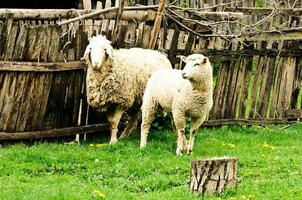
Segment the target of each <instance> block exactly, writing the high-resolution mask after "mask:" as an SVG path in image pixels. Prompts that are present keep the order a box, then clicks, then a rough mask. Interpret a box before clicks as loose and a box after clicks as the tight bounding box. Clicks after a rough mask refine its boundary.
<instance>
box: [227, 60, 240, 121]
mask: <svg viewBox="0 0 302 200" xmlns="http://www.w3.org/2000/svg"><path fill="white" fill-rule="evenodd" d="M241 59H242V58H241V57H238V58H237V59H234V61H233V62H231V67H230V69H231V70H232V71H230V72H229V73H230V80H229V87H228V91H227V95H226V96H225V98H226V101H225V102H226V107H225V109H226V110H225V115H224V117H225V118H234V117H235V116H236V113H233V112H232V111H233V110H235V109H233V107H232V106H233V105H232V104H233V103H234V98H235V96H236V93H235V90H236V83H237V82H238V76H239V69H240V64H241ZM234 107H235V105H234Z"/></svg>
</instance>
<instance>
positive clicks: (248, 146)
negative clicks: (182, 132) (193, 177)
mask: <svg viewBox="0 0 302 200" xmlns="http://www.w3.org/2000/svg"><path fill="white" fill-rule="evenodd" d="M301 130H302V125H298V124H296V125H292V126H291V127H289V128H288V129H282V130H281V129H280V127H279V126H272V127H269V128H257V127H252V128H240V127H223V128H218V129H202V130H200V131H199V132H198V134H197V137H196V140H195V147H194V155H193V156H192V157H188V156H182V157H177V156H176V155H175V149H176V137H175V135H174V134H173V133H171V132H168V131H157V132H152V133H150V136H149V141H148V144H147V148H146V149H145V150H140V149H139V135H138V134H135V135H133V136H131V137H130V138H129V139H127V140H125V141H122V142H120V143H118V144H116V145H114V146H109V145H105V146H101V147H96V146H95V144H96V143H101V142H103V141H94V142H87V143H86V144H82V145H79V146H76V145H63V144H56V143H36V144H35V145H32V146H25V145H12V146H8V147H2V148H0V199H5V200H9V199H13V200H16V199H31V200H32V199H39V200H40V199H98V198H99V199H102V196H103V195H105V199H154V200H158V199H197V198H200V199H219V198H218V197H212V198H211V197H204V198H202V197H196V196H195V195H193V194H191V193H190V192H189V191H188V184H187V182H188V177H189V169H190V161H191V160H195V159H203V158H209V157H214V156H236V157H238V158H239V174H238V178H239V183H238V187H237V189H236V191H235V192H231V191H227V192H225V193H224V194H223V195H222V196H221V197H220V198H221V199H302V181H301V180H302V156H301V155H302V134H301ZM91 144H93V146H92V145H91Z"/></svg>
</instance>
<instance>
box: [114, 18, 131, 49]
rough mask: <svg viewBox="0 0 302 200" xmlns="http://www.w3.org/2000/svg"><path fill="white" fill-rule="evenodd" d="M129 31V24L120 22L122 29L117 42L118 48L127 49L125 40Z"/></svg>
mask: <svg viewBox="0 0 302 200" xmlns="http://www.w3.org/2000/svg"><path fill="white" fill-rule="evenodd" d="M127 29H128V23H127V22H126V23H125V22H120V28H119V33H118V35H119V36H118V38H117V41H116V47H117V48H124V47H125V38H126V33H127Z"/></svg>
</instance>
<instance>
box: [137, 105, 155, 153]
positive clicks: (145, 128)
mask: <svg viewBox="0 0 302 200" xmlns="http://www.w3.org/2000/svg"><path fill="white" fill-rule="evenodd" d="M156 107H157V106H156V105H153V106H148V107H145V106H143V107H142V125H141V144H140V148H144V147H146V144H147V137H148V133H149V129H150V127H151V123H152V121H153V119H154V114H155V110H156Z"/></svg>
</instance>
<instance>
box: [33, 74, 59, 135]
mask: <svg viewBox="0 0 302 200" xmlns="http://www.w3.org/2000/svg"><path fill="white" fill-rule="evenodd" d="M53 77H54V73H45V78H44V81H43V83H42V84H43V86H42V91H41V98H40V109H39V111H37V112H38V113H39V115H38V116H37V117H38V119H39V120H37V121H36V122H37V124H35V127H38V129H39V130H45V129H47V127H43V123H44V119H45V115H46V114H45V113H46V110H47V106H48V101H49V93H50V89H51V83H52V79H53Z"/></svg>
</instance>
